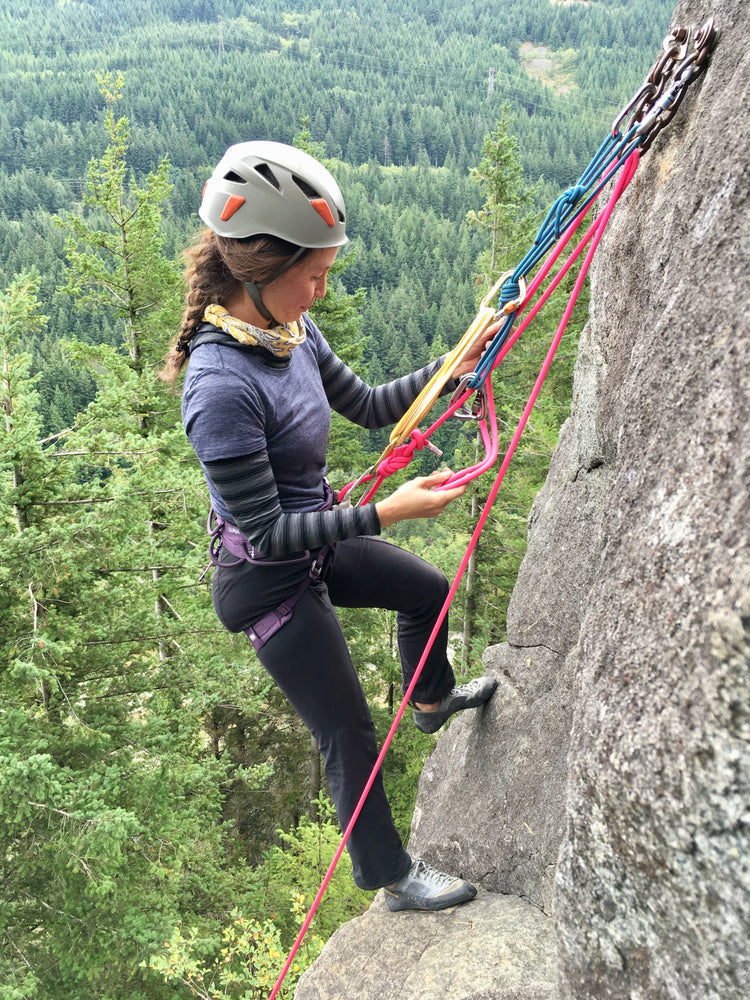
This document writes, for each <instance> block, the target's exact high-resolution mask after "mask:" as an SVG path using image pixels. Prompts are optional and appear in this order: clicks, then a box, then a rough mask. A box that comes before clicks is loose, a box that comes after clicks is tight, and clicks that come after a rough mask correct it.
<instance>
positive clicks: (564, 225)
mask: <svg viewBox="0 0 750 1000" xmlns="http://www.w3.org/2000/svg"><path fill="white" fill-rule="evenodd" d="M715 40H716V30H715V27H714V21H713V18H710V19H709V20H708V21H706V22H705V24H704V25H703V26H702V27H701V28H700V29H699V30H697V31H695V30H694V29H687V28H676V29H674V30H673V31H671V32H670V34H669V35H667V37H666V38H665V40H664V42H663V44H662V51H661V53H660V56H659V58H658V59H657V61H656V62H655V63H654V66H653V67H652V68H651V71H650V72H649V74H648V77H647V79H646V82H645V83H644V84H643V86H642V87H641V88H640V89H639V91H638V92H637V94H636V95H635V96H634V97H633V99H632V100H631V101H630V103H629V104H628V105H627V106H626V107H625V109H624V110H623V111H622V112H621V113H620V114H619V115H618V117H617V118H616V119H615V122H614V124H613V126H612V130H611V133H610V135H609V136H608V137H607V139H606V140H605V142H604V143H603V144H602V146H601V147H600V149H599V151H598V152H597V153H596V155H595V156H594V158H593V160H592V162H591V164H590V165H589V167H588V168H587V169H586V170H585V171H584V173H583V174H582V176H581V178H580V180H579V181H578V184H577V185H575V187H573V188H570V189H569V190H568V191H565V192H564V193H563V194H562V195H561V196H560V197H559V198H558V199H557V201H556V202H555V203H554V204H553V206H552V208H551V209H550V211H549V213H548V215H547V217H546V219H545V220H544V223H543V224H542V227H541V228H540V230H539V233H538V234H537V236H536V239H535V240H534V244H533V246H532V247H531V249H530V250H529V252H528V253H527V255H526V256H525V257H524V259H523V260H522V261H521V263H520V264H519V265H518V266H517V267H516V268H515V270H514V271H512V272H510V273H509V274H507V275H503V277H502V278H501V279H500V281H499V282H498V283H497V284H496V286H495V287H494V288H493V289H492V290H491V291H490V293H489V295H488V296H487V298H485V300H484V301H483V302H482V305H481V308H480V311H479V314H478V316H477V318H476V319H475V320H474V323H473V324H472V325H471V326H470V327H469V329H468V330H467V332H466V334H465V335H464V337H462V338H461V341H460V343H459V345H458V347H457V348H455V350H454V351H453V352H451V354H450V355H448V358H447V359H446V362H445V364H444V365H443V367H442V368H441V369H440V371H439V372H438V373H437V375H436V376H435V377H434V379H433V380H432V381H431V382H430V383H429V384H428V385H427V386H426V387H425V389H423V391H422V393H421V394H420V396H419V397H417V400H415V402H414V404H413V405H412V407H411V408H410V410H409V412H408V413H407V414H405V415H404V417H403V418H402V419H401V420H400V421H399V423H398V424H397V425H396V427H395V428H394V430H393V432H392V434H391V438H390V440H389V443H388V446H387V447H386V449H385V451H384V452H383V455H381V458H380V459H379V461H378V462H377V463H376V464H375V466H373V467H372V468H371V469H368V470H367V472H366V473H364V474H363V475H362V476H360V478H359V479H358V480H356V481H355V482H353V483H350V484H349V485H348V486H346V487H344V489H343V490H342V491H341V493H340V494H339V500H341V499H342V498H349V499H350V498H351V492H352V490H353V489H355V488H357V487H359V486H360V485H363V484H365V483H368V482H371V481H373V482H374V485H373V486H372V487H370V488H369V489H368V490H367V492H366V493H365V494H364V496H363V497H362V499H361V500H359V503H366V502H367V501H368V500H369V498H370V497H371V496H372V494H373V493H374V492H375V490H376V489H377V488H378V486H379V485H380V483H381V482H382V481H383V480H384V479H385V478H386V476H388V475H390V474H391V472H392V471H395V469H396V468H403V467H404V465H407V464H408V462H409V461H410V460H411V457H412V456H413V454H414V452H415V451H417V450H419V449H420V448H424V447H429V446H430V445H429V436H430V434H431V433H432V432H433V431H434V430H435V429H436V428H437V427H438V426H440V425H441V424H442V422H443V421H444V420H445V419H447V418H448V416H451V415H454V414H455V415H459V416H462V417H463V418H464V419H466V418H467V417H468V418H470V419H478V420H479V421H480V422H481V423H482V432H481V433H482V437H483V440H484V442H485V448H486V455H485V459H484V460H483V461H482V462H479V463H477V465H476V466H473V467H472V468H471V469H465V470H462V471H461V472H459V473H457V474H456V475H455V476H451V478H450V479H449V480H448V481H447V482H446V483H445V484H442V485H441V486H438V487H436V489H445V488H449V487H450V486H455V485H456V484H457V483H462V482H468V481H470V480H471V479H473V478H476V476H478V475H481V474H482V472H484V471H486V470H487V469H489V468H490V467H491V466H492V465H493V464H494V462H495V460H496V458H497V451H496V438H497V428H496V426H493V425H495V423H496V421H495V414H494V404H493V402H492V392H491V386H490V383H489V375H490V374H491V372H492V371H493V370H494V369H495V368H496V367H497V365H499V364H500V363H501V362H502V360H503V359H504V358H505V357H506V356H507V353H508V351H509V350H510V349H511V347H512V346H513V344H514V343H515V342H516V341H517V340H518V337H519V336H520V335H521V334H522V332H523V330H524V329H525V328H526V326H528V324H529V323H530V322H531V321H532V320H533V318H534V316H536V314H537V313H538V311H539V309H540V308H541V307H542V306H543V304H544V303H545V302H546V301H547V299H548V298H549V296H550V295H551V294H552V292H553V291H554V289H555V288H556V287H557V285H559V283H560V281H561V280H562V278H563V277H564V276H565V274H567V273H568V271H569V270H570V268H571V267H572V265H573V263H574V262H575V261H576V260H577V259H578V258H579V257H580V256H581V255H582V254H583V252H584V250H585V251H586V253H585V257H584V259H583V262H582V264H581V268H580V271H579V273H578V276H577V278H576V281H575V285H574V288H573V292H572V293H571V296H570V298H569V300H568V304H567V306H566V308H565V310H564V312H563V316H562V318H561V321H560V324H559V326H558V328H557V331H556V333H555V336H554V337H553V339H552V342H551V344H550V347H549V350H548V352H547V355H546V357H545V359H544V362H543V364H542V367H541V370H540V372H539V375H538V376H537V379H536V382H535V383H534V386H533V388H532V390H531V393H530V395H529V399H528V401H527V403H526V406H525V408H524V411H523V413H522V415H521V419H520V420H519V422H518V426H517V428H516V430H515V433H514V434H513V437H512V439H511V443H510V445H509V447H508V450H507V452H506V454H505V457H504V459H503V461H502V463H501V465H500V469H499V471H498V473H497V476H496V478H495V482H494V483H493V485H492V488H491V489H490V491H489V493H488V496H487V500H486V502H485V504H484V506H483V508H482V511H481V513H480V516H479V519H478V521H477V524H476V527H475V528H474V531H473V533H472V536H471V540H470V542H469V545H468V547H467V549H466V553H465V554H464V557H463V559H462V561H461V565H460V566H459V569H458V572H457V573H456V576H455V578H454V580H453V583H452V584H451V587H450V589H449V591H448V596H447V597H446V600H445V602H444V604H443V607H442V609H441V612H440V614H439V616H438V619H437V621H436V622H435V626H434V628H433V630H432V633H431V635H430V638H429V640H428V642H427V645H426V646H425V649H424V652H423V654H422V657H421V658H420V661H419V663H418V664H417V668H416V670H415V671H414V675H413V677H412V679H411V682H410V684H409V686H408V688H407V690H406V692H405V694H404V697H403V700H402V702H401V705H400V706H399V709H398V711H397V712H396V715H395V717H394V720H393V723H392V725H391V728H390V730H389V731H388V735H387V736H386V738H385V740H384V742H383V746H382V748H381V750H380V754H379V755H378V758H377V760H376V761H375V765H374V767H373V769H372V772H371V774H370V777H369V778H368V780H367V783H366V784H365V787H364V789H363V791H362V794H361V796H360V799H359V801H358V803H357V805H356V806H355V809H354V812H353V813H352V816H351V818H350V819H349V822H348V824H347V827H346V830H345V831H344V834H343V836H342V838H341V841H340V843H339V846H338V848H337V849H336V852H335V853H334V856H333V859H332V861H331V863H330V865H329V867H328V871H327V872H326V875H325V877H324V879H323V882H322V884H321V886H320V889H319V890H318V892H317V895H316V896H315V899H314V900H313V902H312V905H311V906H310V910H309V911H308V914H307V917H306V918H305V920H304V921H303V923H302V926H301V928H300V930H299V933H298V935H297V939H296V941H295V942H294V945H293V946H292V949H291V951H290V953H289V956H288V958H287V961H286V963H285V965H284V968H283V969H282V971H281V973H280V975H279V978H278V979H277V981H276V984H275V986H274V988H273V990H272V992H271V994H270V996H269V1000H275V998H276V996H277V995H278V992H279V989H280V988H281V985H282V983H283V981H284V979H285V977H286V975H287V972H288V971H289V969H290V967H291V964H292V962H293V961H294V957H295V955H296V954H297V951H298V950H299V947H300V945H301V943H302V940H303V938H304V936H305V934H306V933H307V930H308V928H309V927H310V924H311V922H312V919H313V916H314V915H315V912H316V910H317V908H318V906H319V904H320V901H321V900H322V898H323V895H324V894H325V891H326V889H327V887H328V883H329V882H330V880H331V877H332V876H333V873H334V871H335V869H336V865H337V864H338V862H339V859H340V858H341V855H342V854H343V852H344V849H345V847H346V843H347V841H348V839H349V836H350V834H351V832H352V829H353V828H354V824H355V823H356V822H357V819H358V817H359V814H360V812H361V810H362V807H363V806H364V803H365V800H366V799H367V796H368V794H369V792H370V789H371V787H372V785H373V783H374V781H375V778H376V777H377V774H378V772H379V770H380V767H381V765H382V762H383V759H384V757H385V754H386V752H387V750H388V747H389V746H390V743H391V741H392V739H393V736H394V734H395V732H396V729H397V728H398V725H399V723H400V721H401V718H402V716H403V714H404V711H405V710H406V707H407V705H408V703H409V701H410V699H411V697H412V693H413V691H414V687H415V686H416V684H417V681H418V679H419V677H420V674H421V672H422V669H423V667H424V664H425V662H426V661H427V657H428V656H429V653H430V650H431V649H432V646H433V644H434V642H435V639H436V637H437V635H438V633H439V631H440V629H441V627H442V624H443V622H444V621H445V618H446V616H447V614H448V609H449V608H450V605H451V602H452V600H453V597H454V595H455V593H456V591H457V590H458V587H459V585H460V583H461V580H462V578H463V575H464V573H465V571H466V568H467V566H468V564H469V559H470V557H471V555H472V553H473V551H474V549H475V547H476V545H477V542H478V541H479V536H480V535H481V532H482V529H483V528H484V525H485V523H486V521H487V518H488V517H489V515H490V511H491V509H492V505H493V504H494V502H495V498H496V497H497V494H498V492H499V490H500V486H501V485H502V482H503V479H504V477H505V472H506V470H507V468H508V466H509V464H510V461H511V458H512V457H513V454H514V452H515V450H516V447H517V445H518V443H519V441H520V439H521V435H522V433H523V431H524V429H525V427H526V424H527V422H528V419H529V417H530V415H531V411H532V409H533V407H534V404H535V402H536V399H537V396H538V395H539V392H540V390H541V388H542V384H543V383H544V380H545V378H546V376H547V373H548V371H549V368H550V366H551V364H552V361H553V359H554V356H555V353H556V351H557V348H558V346H559V344H560V341H561V340H562V337H563V334H564V332H565V329H566V327H567V325H568V322H569V320H570V316H571V314H572V311H573V307H574V306H575V302H576V299H577V297H578V294H579V292H580V289H581V287H582V285H583V282H584V281H585V278H586V275H587V273H588V270H589V267H590V264H591V261H592V259H593V256H594V253H595V252H596V249H597V247H598V245H599V243H600V241H601V239H602V236H603V235H604V231H605V229H606V226H607V223H608V222H609V219H610V217H611V214H612V212H613V210H614V208H615V205H616V204H617V202H618V200H619V198H620V197H621V195H622V194H623V192H624V191H625V190H626V188H627V187H628V185H629V184H630V182H631V181H632V179H633V177H634V176H635V172H636V170H637V169H638V164H639V162H640V157H641V154H642V153H643V152H645V151H646V150H647V149H648V148H649V147H650V146H651V144H652V143H653V141H654V139H655V138H656V136H657V135H658V134H659V132H660V131H661V130H662V129H663V128H664V127H665V125H667V124H668V122H669V121H670V120H671V118H672V116H673V115H674V112H675V111H676V109H677V107H678V106H679V104H680V102H681V101H682V99H683V97H684V94H685V90H686V88H687V86H688V85H689V84H690V83H691V82H692V81H693V80H695V79H696V78H697V77H698V76H699V75H700V74H701V73H702V72H703V70H704V69H705V67H706V65H707V62H708V56H709V54H710V52H711V50H712V48H713V46H714V43H715ZM626 122H627V125H625V123H626ZM623 126H625V131H623ZM618 173H619V177H618V176H617V175H618ZM611 181H615V183H614V186H613V191H612V194H611V196H610V197H609V200H608V201H607V203H606V205H605V206H604V208H603V209H602V211H601V213H600V214H599V216H598V217H597V218H596V219H595V220H594V222H593V223H592V224H591V225H590V227H589V229H588V231H587V232H586V233H585V235H584V236H583V238H582V239H581V241H580V242H579V244H578V246H577V247H576V248H575V250H574V251H573V253H572V254H571V256H570V257H569V258H568V260H567V261H566V262H565V264H564V265H562V267H561V269H560V271H559V272H558V274H557V275H556V276H555V278H554V279H553V281H552V282H551V283H550V286H549V287H548V288H547V289H546V290H545V291H544V293H543V294H542V295H541V297H540V299H539V302H537V303H536V304H535V305H534V307H533V308H532V309H531V310H530V312H529V314H528V316H527V317H526V318H525V319H524V321H523V323H522V324H521V325H520V326H519V327H518V329H517V330H513V326H514V324H515V320H516V319H517V317H518V316H519V314H520V313H521V312H523V311H524V310H525V309H526V307H527V306H528V305H529V301H530V299H531V298H532V297H533V296H534V295H535V294H536V292H537V291H538V290H539V287H540V285H541V284H542V282H543V281H544V280H545V278H546V277H547V276H548V274H549V272H550V270H551V268H552V266H553V265H554V262H555V261H556V260H557V258H558V257H559V256H560V254H561V252H562V249H563V248H564V246H565V245H567V243H568V242H569V241H570V239H571V238H572V236H573V234H574V233H575V231H576V230H577V229H578V227H579V226H580V225H581V223H582V222H583V219H584V217H585V216H586V214H587V213H588V210H589V208H590V207H591V205H592V204H593V202H594V201H595V200H596V198H597V197H598V195H599V194H600V192H601V191H602V190H603V188H604V187H605V186H606V185H607V184H608V183H610V182H611ZM555 243H557V244H558V246H557V248H556V250H555V251H554V253H553V254H552V256H551V258H550V259H549V260H548V261H547V262H546V263H545V264H544V266H543V267H542V268H541V269H540V271H539V273H538V274H537V275H536V276H535V277H534V279H533V280H532V281H530V282H529V284H528V289H527V288H526V282H527V278H528V275H529V273H530V272H531V270H532V269H533V268H534V267H535V266H536V264H538V263H539V262H540V261H541V260H542V258H543V257H544V256H545V255H547V254H548V253H549V252H550V250H551V248H552V247H553V246H554V244H555ZM498 285H499V303H498V307H497V308H496V309H494V310H492V308H491V304H490V303H491V300H492V299H493V298H494V296H495V295H496V294H497V293H498ZM490 313H491V315H490ZM498 321H501V324H502V325H501V327H500V328H499V330H498V331H497V333H496V334H495V335H494V337H493V338H492V340H491V343H490V345H489V347H488V348H487V349H486V350H485V352H484V354H483V355H482V358H481V361H480V363H479V365H477V368H476V371H475V372H473V373H472V374H471V375H469V376H468V377H466V376H465V377H464V378H462V379H461V380H460V381H459V383H458V386H457V388H456V390H455V392H454V393H453V397H452V399H451V401H450V404H449V406H448V409H447V410H446V413H445V414H444V415H443V416H442V417H440V418H439V419H438V420H437V421H435V423H434V424H433V425H432V427H430V428H429V429H428V430H427V431H425V432H423V433H420V432H419V431H417V429H416V425H417V423H419V421H420V420H421V419H423V417H424V415H425V414H426V413H427V412H429V409H430V408H431V406H432V404H433V403H434V401H435V400H436V399H437V397H438V396H439V395H440V394H441V392H442V390H443V388H444V387H445V386H446V385H447V383H448V381H449V380H450V379H451V378H452V371H454V370H455V367H456V366H457V364H458V363H459V362H460V361H461V360H462V359H463V357H465V356H466V355H467V354H468V352H469V350H470V348H471V347H472V346H473V344H474V343H475V342H476V339H477V337H478V336H481V334H482V333H483V332H484V331H485V330H487V329H488V328H489V327H490V326H491V325H492V323H493V322H498ZM472 394H474V395H475V399H474V401H473V403H472V404H471V406H469V401H470V397H471V396H472ZM432 447H433V448H434V446H432ZM493 455H494V457H493Z"/></svg>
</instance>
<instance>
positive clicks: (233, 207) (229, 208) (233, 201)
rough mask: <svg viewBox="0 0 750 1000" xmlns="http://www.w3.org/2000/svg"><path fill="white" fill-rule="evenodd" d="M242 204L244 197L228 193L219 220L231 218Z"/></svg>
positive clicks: (223, 220) (224, 220)
mask: <svg viewBox="0 0 750 1000" xmlns="http://www.w3.org/2000/svg"><path fill="white" fill-rule="evenodd" d="M244 204H245V199H244V198H243V197H242V195H241V194H230V195H229V197H228V198H227V202H226V205H224V210H223V211H222V213H221V221H222V222H226V221H227V219H231V218H232V216H233V215H234V213H235V212H236V211H237V209H238V208H241V207H242V206H243V205H244ZM326 207H328V206H326Z"/></svg>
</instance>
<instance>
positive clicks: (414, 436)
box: [378, 428, 428, 476]
mask: <svg viewBox="0 0 750 1000" xmlns="http://www.w3.org/2000/svg"><path fill="white" fill-rule="evenodd" d="M427 443H428V442H427V437H426V435H425V434H423V433H422V431H420V430H417V428H415V429H414V430H413V431H412V432H411V437H410V438H409V440H408V441H407V442H406V443H405V444H400V445H399V446H398V447H397V448H394V449H393V451H392V452H391V454H390V455H388V457H387V458H384V459H383V461H382V462H381V463H380V465H379V466H378V473H379V474H380V475H381V476H392V475H393V473H394V472H398V471H399V469H405V468H406V466H407V465H408V464H409V463H410V462H411V460H412V459H413V458H414V452H415V451H421V450H422V448H424V447H425V446H426V445H427Z"/></svg>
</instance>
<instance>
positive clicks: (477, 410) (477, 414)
mask: <svg viewBox="0 0 750 1000" xmlns="http://www.w3.org/2000/svg"><path fill="white" fill-rule="evenodd" d="M475 378H476V372H469V373H468V374H467V375H462V376H461V378H460V379H459V380H458V385H457V386H456V388H455V389H454V391H453V395H452V396H451V405H452V404H453V403H455V402H457V401H458V400H459V399H460V398H461V396H463V395H464V393H465V392H466V390H467V389H468V388H469V384H470V383H471V381H472V380H473V379H475ZM453 416H454V417H455V418H456V419H457V420H484V418H485V417H486V416H487V386H486V385H485V383H484V382H482V384H481V385H480V386H479V388H478V389H477V391H476V395H475V396H474V402H473V404H472V407H471V409H468V407H467V405H466V403H464V404H463V405H462V406H460V407H459V409H457V410H456V412H455V413H454V414H453Z"/></svg>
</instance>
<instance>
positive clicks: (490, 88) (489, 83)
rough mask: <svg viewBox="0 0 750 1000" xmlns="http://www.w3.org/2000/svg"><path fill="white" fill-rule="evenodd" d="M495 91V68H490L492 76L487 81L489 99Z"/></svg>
mask: <svg viewBox="0 0 750 1000" xmlns="http://www.w3.org/2000/svg"><path fill="white" fill-rule="evenodd" d="M494 91H495V67H494V66H490V76H489V79H488V80H487V97H490V95H491V94H493V93H494Z"/></svg>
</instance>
